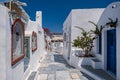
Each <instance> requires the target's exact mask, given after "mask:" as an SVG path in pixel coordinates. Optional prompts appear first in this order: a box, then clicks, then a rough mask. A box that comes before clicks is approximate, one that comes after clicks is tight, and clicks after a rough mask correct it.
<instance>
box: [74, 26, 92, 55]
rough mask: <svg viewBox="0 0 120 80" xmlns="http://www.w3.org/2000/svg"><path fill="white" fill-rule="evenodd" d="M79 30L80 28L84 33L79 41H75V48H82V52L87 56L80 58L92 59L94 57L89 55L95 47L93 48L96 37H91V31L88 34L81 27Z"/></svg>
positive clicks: (78, 38)
mask: <svg viewBox="0 0 120 80" xmlns="http://www.w3.org/2000/svg"><path fill="white" fill-rule="evenodd" d="M76 27H77V26H76ZM77 28H79V29H80V30H81V31H82V32H81V34H82V36H81V37H77V39H75V40H74V41H73V46H74V47H78V48H82V50H83V51H84V53H85V54H82V55H80V56H79V57H91V56H92V55H91V54H89V52H90V51H91V50H92V48H93V47H94V46H93V40H94V36H93V35H91V31H88V32H87V31H85V30H84V29H83V28H80V27H77Z"/></svg>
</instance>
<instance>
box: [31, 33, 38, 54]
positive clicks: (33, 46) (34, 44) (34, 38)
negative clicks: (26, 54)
mask: <svg viewBox="0 0 120 80" xmlns="http://www.w3.org/2000/svg"><path fill="white" fill-rule="evenodd" d="M36 50H37V34H36V32H34V31H33V33H32V52H34V51H36Z"/></svg>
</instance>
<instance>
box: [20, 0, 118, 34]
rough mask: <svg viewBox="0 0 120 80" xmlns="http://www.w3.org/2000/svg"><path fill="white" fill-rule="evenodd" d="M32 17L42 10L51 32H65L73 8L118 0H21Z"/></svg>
mask: <svg viewBox="0 0 120 80" xmlns="http://www.w3.org/2000/svg"><path fill="white" fill-rule="evenodd" d="M20 1H21V2H26V3H27V6H26V7H24V9H25V10H26V12H27V13H28V14H29V16H30V19H31V20H33V21H35V15H36V11H42V25H43V27H45V28H48V29H49V30H50V32H55V33H61V32H63V23H64V21H65V19H66V18H67V16H68V15H69V13H70V11H71V10H72V9H85V8H105V7H107V5H109V4H110V3H112V2H115V1H117V0H20Z"/></svg>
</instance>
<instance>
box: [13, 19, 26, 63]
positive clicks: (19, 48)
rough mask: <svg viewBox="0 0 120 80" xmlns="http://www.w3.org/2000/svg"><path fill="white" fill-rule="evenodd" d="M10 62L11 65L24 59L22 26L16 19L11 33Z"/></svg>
mask: <svg viewBox="0 0 120 80" xmlns="http://www.w3.org/2000/svg"><path fill="white" fill-rule="evenodd" d="M11 37H12V38H11V39H12V40H11V45H12V46H11V54H12V56H11V62H12V65H14V64H15V63H17V62H18V61H20V60H21V59H22V58H24V55H25V54H24V24H23V22H22V21H21V20H20V19H16V20H15V21H14V23H13V25H12V31H11Z"/></svg>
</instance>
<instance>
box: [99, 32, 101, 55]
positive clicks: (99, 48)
mask: <svg viewBox="0 0 120 80" xmlns="http://www.w3.org/2000/svg"><path fill="white" fill-rule="evenodd" d="M99 54H102V34H101V35H99Z"/></svg>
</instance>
